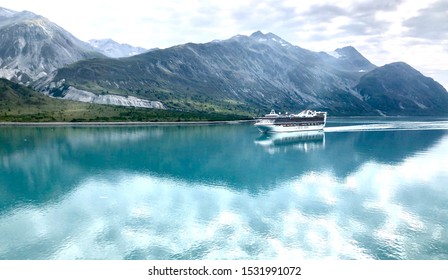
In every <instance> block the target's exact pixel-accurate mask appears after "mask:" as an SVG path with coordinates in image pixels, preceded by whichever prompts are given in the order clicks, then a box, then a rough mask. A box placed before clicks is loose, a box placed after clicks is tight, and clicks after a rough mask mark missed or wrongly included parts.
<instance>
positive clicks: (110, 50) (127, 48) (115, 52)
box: [89, 39, 148, 58]
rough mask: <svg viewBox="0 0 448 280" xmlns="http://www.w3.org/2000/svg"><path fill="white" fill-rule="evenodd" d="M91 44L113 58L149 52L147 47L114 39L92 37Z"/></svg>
mask: <svg viewBox="0 0 448 280" xmlns="http://www.w3.org/2000/svg"><path fill="white" fill-rule="evenodd" d="M89 44H90V45H91V46H92V47H94V48H95V49H97V50H98V51H99V52H101V53H102V54H104V55H105V56H108V57H112V58H119V57H128V56H133V55H137V54H141V53H144V52H147V51H148V50H147V49H144V48H140V47H133V46H131V45H128V44H120V43H117V42H115V41H114V40H112V39H100V40H97V39H92V40H89Z"/></svg>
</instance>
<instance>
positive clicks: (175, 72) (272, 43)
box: [34, 31, 448, 115]
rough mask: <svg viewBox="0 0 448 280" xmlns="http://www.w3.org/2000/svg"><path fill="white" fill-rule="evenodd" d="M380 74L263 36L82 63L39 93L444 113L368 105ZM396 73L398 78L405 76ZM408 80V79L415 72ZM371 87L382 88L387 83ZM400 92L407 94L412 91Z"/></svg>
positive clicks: (352, 54) (355, 56)
mask: <svg viewBox="0 0 448 280" xmlns="http://www.w3.org/2000/svg"><path fill="white" fill-rule="evenodd" d="M375 69H377V67H376V66H375V65H373V64H372V63H370V62H369V61H368V60H367V59H366V58H364V57H363V56H362V55H361V54H360V53H359V52H358V51H357V50H356V49H355V48H353V47H345V48H341V49H337V50H335V51H334V52H333V53H331V54H327V53H323V52H319V53H318V52H313V51H309V50H306V49H303V48H300V47H297V46H293V45H292V44H290V43H288V42H287V41H285V40H283V39H282V38H280V37H278V36H276V35H275V34H272V33H267V34H263V33H262V32H259V31H258V32H255V33H253V34H252V35H251V36H242V35H237V36H234V37H232V38H230V39H228V40H223V41H213V42H210V43H205V44H193V43H188V44H185V45H179V46H174V47H171V48H167V49H163V50H153V51H151V52H147V53H144V54H140V55H136V56H132V57H128V58H120V59H90V60H84V61H79V62H77V63H74V64H71V65H69V66H66V67H63V68H60V69H58V70H57V71H55V72H53V73H52V74H51V75H49V76H48V77H45V78H43V79H41V80H39V81H38V82H37V83H35V85H34V86H35V87H36V89H38V90H39V91H41V92H43V93H46V94H49V95H51V96H58V97H63V98H70V99H75V100H81V99H82V98H83V97H82V94H78V93H77V92H82V93H83V94H90V95H92V96H96V97H101V96H104V95H114V96H123V97H126V98H130V97H135V98H139V99H143V100H154V101H157V102H160V103H161V104H162V105H163V106H164V107H165V108H169V109H176V110H183V111H214V112H224V113H230V112H239V113H241V112H246V113H247V114H252V115H256V114H260V113H263V112H266V111H269V110H270V109H276V110H281V111H289V112H296V111H299V110H301V109H303V108H312V109H320V110H327V111H328V112H329V113H330V114H331V115H378V114H387V115H389V114H403V115H405V114H415V113H418V114H434V113H443V112H442V111H437V112H434V111H432V110H431V108H435V104H432V103H431V104H430V102H431V101H430V100H429V101H428V102H429V103H428V104H426V103H425V104H426V105H425V106H426V107H425V106H421V107H420V108H419V109H415V110H414V109H412V110H407V107H404V109H402V111H397V110H395V109H394V110H392V108H391V107H390V106H387V105H385V104H383V103H381V102H366V101H368V100H369V99H370V98H372V96H373V95H375V94H376V93H375V92H373V91H371V90H370V91H369V90H365V87H366V85H365V83H361V81H364V79H363V77H364V76H365V75H367V74H368V73H370V72H372V71H374V70H375ZM381 69H382V68H381V67H380V71H381ZM390 71H392V73H389V75H390V78H392V77H394V76H396V75H395V74H394V73H393V72H394V71H398V70H396V69H392V70H390ZM403 75H404V77H407V75H410V72H406V71H405V72H403ZM418 78H421V79H425V77H418ZM369 81H371V82H372V83H374V85H370V86H371V88H374V86H378V87H379V85H380V83H381V82H382V81H383V80H381V79H380V80H369ZM400 81H401V80H400ZM403 81H404V80H403ZM428 83H429V84H428V86H430V88H439V87H440V85H438V84H437V83H436V82H435V81H429V82H428ZM398 87H399V88H400V89H401V88H402V89H405V88H406V85H405V84H402V85H398ZM384 94H385V95H387V96H390V95H394V94H395V93H394V92H385V93H384ZM415 94H416V95H418V94H424V93H418V92H416V93H415ZM434 95H436V96H438V99H437V100H435V101H432V102H433V103H434V102H441V104H445V103H446V102H447V100H448V94H447V93H446V91H444V90H441V91H438V92H434ZM397 98H402V97H401V95H400V97H397ZM411 98H412V97H411ZM422 104H423V103H422ZM430 105H431V106H430ZM444 113H446V111H445V112H444Z"/></svg>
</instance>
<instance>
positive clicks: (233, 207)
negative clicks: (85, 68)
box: [0, 118, 448, 259]
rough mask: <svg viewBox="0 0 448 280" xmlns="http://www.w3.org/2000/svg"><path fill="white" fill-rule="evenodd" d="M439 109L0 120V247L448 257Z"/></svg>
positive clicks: (198, 255) (446, 178)
mask: <svg viewBox="0 0 448 280" xmlns="http://www.w3.org/2000/svg"><path fill="white" fill-rule="evenodd" d="M447 221H448V121H446V120H435V121H431V122H429V121H425V120H423V121H421V120H416V119H414V120H412V119H404V118H401V119H379V118H378V119H368V118H365V119H331V120H330V121H329V123H328V127H327V128H326V130H325V133H319V134H312V135H297V134H287V135H276V136H262V135H260V133H259V132H258V131H257V130H256V129H255V128H254V127H253V126H252V125H250V124H232V125H210V126H207V125H202V126H201V125H188V126H116V127H71V126H66V127H0V259H294V258H296V259H327V258H330V259H448V224H447Z"/></svg>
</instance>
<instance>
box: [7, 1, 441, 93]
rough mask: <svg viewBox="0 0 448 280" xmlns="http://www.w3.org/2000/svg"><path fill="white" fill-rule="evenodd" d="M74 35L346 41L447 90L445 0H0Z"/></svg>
mask: <svg viewBox="0 0 448 280" xmlns="http://www.w3.org/2000/svg"><path fill="white" fill-rule="evenodd" d="M0 6H2V7H4V8H8V9H12V10H15V11H22V10H28V11H31V12H34V13H36V14H39V15H42V16H44V17H46V18H48V19H49V20H51V21H53V22H55V23H56V24H58V25H60V26H61V27H63V28H64V29H66V30H67V31H69V32H71V33H72V34H73V35H75V36H76V37H78V38H79V39H81V40H84V41H87V40H89V39H103V38H111V39H113V40H115V41H117V42H120V43H128V44H131V45H134V46H140V47H144V48H155V47H159V48H166V47H170V46H173V45H178V44H184V43H187V42H193V43H205V42H209V41H212V40H215V39H218V40H223V39H227V38H230V37H232V36H234V35H236V34H242V35H250V34H251V33H253V32H255V31H257V30H260V31H262V32H264V33H267V32H272V33H274V34H276V35H278V36H280V37H282V38H283V39H285V40H286V41H289V42H290V43H292V44H294V45H297V46H300V47H302V48H306V49H310V50H313V51H331V50H334V49H336V48H339V47H343V46H347V45H351V46H354V47H355V48H356V49H357V50H358V51H360V52H361V53H362V54H363V55H364V56H365V57H366V58H367V59H369V60H370V61H371V62H372V63H374V64H376V65H378V66H382V65H384V64H387V63H391V62H395V61H404V62H406V63H408V64H410V65H411V66H413V67H414V68H416V69H417V70H419V71H421V72H422V73H423V74H425V75H427V76H430V77H432V78H434V79H435V80H437V81H438V82H440V83H441V84H443V85H444V87H445V88H446V89H448V0H429V1H426V0H424V1H418V0H338V1H333V0H332V1H329V0H317V1H299V0H266V1H263V0H236V1H235V0H224V1H211V0H158V1H148V0H146V1H145V0H126V1H124V0H123V1H114V0H90V1H86V0H78V1H62V0H1V2H0Z"/></svg>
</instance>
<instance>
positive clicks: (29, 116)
mask: <svg viewBox="0 0 448 280" xmlns="http://www.w3.org/2000/svg"><path fill="white" fill-rule="evenodd" d="M244 118H248V116H243V115H223V114H214V113H201V112H179V111H172V110H158V109H145V108H132V107H122V106H112V105H99V104H90V103H83V102H77V101H69V100H60V99H55V98H50V97H47V96H44V95H42V94H39V93H36V92H35V91H34V90H32V89H30V88H28V87H25V86H22V85H19V84H16V83H13V82H10V81H8V80H6V79H0V121H2V122H79V121H155V122H157V121H173V122H176V121H208V120H209V121H216V120H235V119H244Z"/></svg>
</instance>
